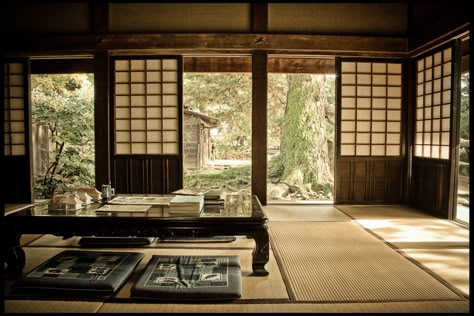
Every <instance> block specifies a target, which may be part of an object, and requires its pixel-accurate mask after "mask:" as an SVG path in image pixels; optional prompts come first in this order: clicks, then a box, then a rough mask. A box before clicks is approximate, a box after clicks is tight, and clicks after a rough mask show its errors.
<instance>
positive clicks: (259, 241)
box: [252, 225, 270, 276]
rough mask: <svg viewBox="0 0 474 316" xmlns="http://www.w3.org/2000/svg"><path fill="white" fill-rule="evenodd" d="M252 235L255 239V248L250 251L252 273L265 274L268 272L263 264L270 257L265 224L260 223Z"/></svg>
mask: <svg viewBox="0 0 474 316" xmlns="http://www.w3.org/2000/svg"><path fill="white" fill-rule="evenodd" d="M252 237H253V239H254V240H255V249H254V250H253V252H252V270H253V275H256V276H266V275H268V274H269V272H268V271H267V270H265V265H266V264H267V263H268V260H269V257H270V245H269V238H268V228H267V225H262V226H261V228H259V229H257V231H256V232H255V233H254V234H252Z"/></svg>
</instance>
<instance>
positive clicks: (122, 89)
mask: <svg viewBox="0 0 474 316" xmlns="http://www.w3.org/2000/svg"><path fill="white" fill-rule="evenodd" d="M115 94H127V95H128V94H130V86H129V85H128V84H116V85H115Z"/></svg>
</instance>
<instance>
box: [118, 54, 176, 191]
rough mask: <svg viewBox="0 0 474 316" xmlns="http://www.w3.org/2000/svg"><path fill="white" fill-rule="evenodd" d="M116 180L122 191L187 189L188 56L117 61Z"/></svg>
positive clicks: (141, 57)
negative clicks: (185, 80) (184, 142)
mask: <svg viewBox="0 0 474 316" xmlns="http://www.w3.org/2000/svg"><path fill="white" fill-rule="evenodd" d="M111 67H112V76H111V80H112V81H113V83H112V95H111V102H112V104H113V106H112V109H113V112H112V113H111V141H110V143H111V144H112V148H111V179H110V182H111V184H112V186H113V187H115V191H116V193H118V194H120V193H155V194H163V193H170V192H172V191H174V190H177V189H180V188H182V184H183V161H182V160H183V159H182V157H183V152H182V116H183V108H182V57H180V56H147V57H143V56H133V57H131V56H126V57H114V58H113V59H112V63H111Z"/></svg>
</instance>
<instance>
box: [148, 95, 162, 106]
mask: <svg viewBox="0 0 474 316" xmlns="http://www.w3.org/2000/svg"><path fill="white" fill-rule="evenodd" d="M146 105H147V106H148V108H150V107H159V106H161V96H159V95H149V94H148V95H147V96H146Z"/></svg>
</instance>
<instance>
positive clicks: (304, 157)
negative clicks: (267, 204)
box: [280, 75, 333, 191]
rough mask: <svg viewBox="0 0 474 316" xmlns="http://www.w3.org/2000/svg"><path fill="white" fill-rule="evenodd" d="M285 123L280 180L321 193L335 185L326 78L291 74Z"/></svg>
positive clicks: (289, 76)
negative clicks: (327, 120)
mask: <svg viewBox="0 0 474 316" xmlns="http://www.w3.org/2000/svg"><path fill="white" fill-rule="evenodd" d="M287 80H288V96H287V104H286V110H285V116H284V119H283V124H282V133H281V135H282V138H281V153H280V155H281V157H280V158H281V159H282V163H283V166H284V172H283V177H282V179H281V181H284V182H288V183H292V184H294V185H297V186H299V187H300V188H306V190H313V191H319V190H320V188H321V186H324V187H327V185H331V186H332V183H333V175H332V173H331V168H330V159H329V154H328V141H327V136H326V118H325V117H326V113H325V109H326V107H327V97H326V92H325V77H324V75H288V76H287Z"/></svg>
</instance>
